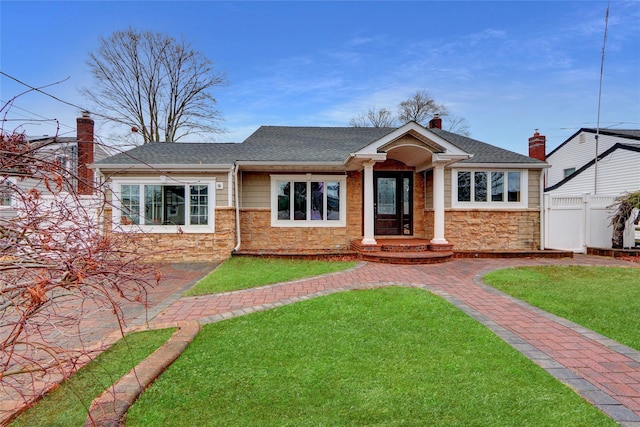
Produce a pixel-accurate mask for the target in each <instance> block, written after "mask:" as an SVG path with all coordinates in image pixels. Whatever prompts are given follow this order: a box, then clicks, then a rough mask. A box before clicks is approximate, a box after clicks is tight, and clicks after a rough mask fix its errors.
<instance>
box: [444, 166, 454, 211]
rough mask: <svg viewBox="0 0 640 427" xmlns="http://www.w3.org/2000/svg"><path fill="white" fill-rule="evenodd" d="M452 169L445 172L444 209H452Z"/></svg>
mask: <svg viewBox="0 0 640 427" xmlns="http://www.w3.org/2000/svg"><path fill="white" fill-rule="evenodd" d="M451 191H452V190H451V169H445V170H444V207H445V208H450V207H451Z"/></svg>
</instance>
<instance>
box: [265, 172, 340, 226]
mask: <svg viewBox="0 0 640 427" xmlns="http://www.w3.org/2000/svg"><path fill="white" fill-rule="evenodd" d="M270 177H271V186H270V188H271V226H272V227H303V228H316V227H318V228H320V227H346V225H347V177H346V175H314V174H310V173H307V174H298V175H280V174H271V175H270ZM285 181H291V182H306V183H307V190H308V191H307V194H311V192H310V190H309V188H310V186H311V182H320V181H324V182H326V181H331V182H338V183H339V184H340V199H339V209H340V219H338V220H311V219H306V220H294V219H289V220H280V219H278V182H285ZM291 191H293V189H291ZM324 198H325V200H326V198H327V192H325V194H324ZM291 203H293V197H291ZM310 206H311V197H307V212H311V207H310Z"/></svg>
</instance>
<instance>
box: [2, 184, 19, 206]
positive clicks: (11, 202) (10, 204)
mask: <svg viewBox="0 0 640 427" xmlns="http://www.w3.org/2000/svg"><path fill="white" fill-rule="evenodd" d="M0 185H8V186H12V185H13V186H15V185H16V179H15V178H13V177H6V178H3V180H2V181H1V182H0ZM15 204H16V200H15V197H14V196H13V195H11V194H9V204H8V205H4V204H3V205H0V209H14V208H15Z"/></svg>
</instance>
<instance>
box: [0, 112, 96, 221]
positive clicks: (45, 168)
mask: <svg viewBox="0 0 640 427" xmlns="http://www.w3.org/2000/svg"><path fill="white" fill-rule="evenodd" d="M76 122H77V135H76V136H75V137H58V136H56V137H49V136H43V137H35V138H34V137H31V138H27V141H26V144H25V148H27V150H28V152H27V153H23V158H22V160H20V162H22V163H23V165H26V164H29V163H31V164H33V165H36V164H37V167H36V168H35V169H34V170H32V171H19V170H16V169H15V167H14V166H13V165H12V164H11V163H10V157H6V159H5V160H6V161H5V162H1V163H0V169H2V170H0V217H3V218H10V217H12V216H15V214H16V213H17V211H18V210H19V209H20V203H21V199H22V197H21V195H23V194H25V193H26V192H27V191H29V190H31V189H37V190H39V191H40V193H41V194H42V195H44V196H53V195H54V194H55V193H69V192H74V193H75V192H77V194H79V195H81V196H82V197H84V196H90V195H92V194H93V193H94V188H95V185H94V173H93V170H92V169H90V168H88V165H90V164H91V163H93V162H94V160H99V159H102V158H105V157H108V154H107V152H106V151H105V150H104V149H103V147H102V146H100V145H98V144H95V143H94V122H93V119H91V118H90V117H89V114H88V113H83V115H82V117H78V118H77V119H76ZM24 156H26V157H24ZM31 156H32V157H33V160H32V161H25V160H24V159H28V158H30V157H31ZM55 174H60V175H62V176H63V178H64V179H63V183H62V186H60V187H58V186H56V185H49V186H47V185H46V183H45V178H52V177H53V176H54V175H55Z"/></svg>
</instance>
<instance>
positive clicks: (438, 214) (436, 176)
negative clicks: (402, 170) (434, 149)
mask: <svg viewBox="0 0 640 427" xmlns="http://www.w3.org/2000/svg"><path fill="white" fill-rule="evenodd" d="M433 214H434V215H433V239H431V243H433V244H434V245H446V244H448V243H449V242H448V241H447V239H445V238H444V164H443V163H436V164H435V168H434V169H433Z"/></svg>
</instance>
